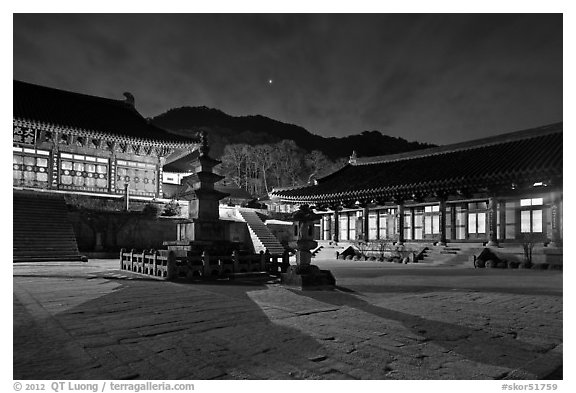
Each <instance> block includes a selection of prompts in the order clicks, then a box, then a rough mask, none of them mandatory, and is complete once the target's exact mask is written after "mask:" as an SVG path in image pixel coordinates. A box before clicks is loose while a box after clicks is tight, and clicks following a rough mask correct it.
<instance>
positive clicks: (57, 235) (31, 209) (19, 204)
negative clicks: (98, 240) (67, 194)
mask: <svg viewBox="0 0 576 393" xmlns="http://www.w3.org/2000/svg"><path fill="white" fill-rule="evenodd" d="M12 233H13V245H12V247H13V261H14V262H44V261H79V260H82V258H83V257H82V256H81V255H80V253H79V252H78V245H77V243H76V237H75V235H74V230H73V228H72V224H71V223H70V221H68V209H67V208H66V202H65V201H64V197H63V196H61V195H50V194H44V193H39V192H25V191H16V190H15V191H13V227H12Z"/></svg>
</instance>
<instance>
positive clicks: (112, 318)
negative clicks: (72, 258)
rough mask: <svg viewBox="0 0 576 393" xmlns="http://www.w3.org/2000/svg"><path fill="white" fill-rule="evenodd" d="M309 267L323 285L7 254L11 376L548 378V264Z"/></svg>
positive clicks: (554, 291) (555, 313) (554, 293)
mask: <svg viewBox="0 0 576 393" xmlns="http://www.w3.org/2000/svg"><path fill="white" fill-rule="evenodd" d="M314 263H315V264H317V265H319V266H320V267H321V268H328V269H330V270H331V271H332V273H333V274H334V276H335V277H336V280H337V285H338V286H337V289H336V290H335V291H301V290H296V289H289V288H286V287H283V286H281V285H279V284H278V283H275V282H268V283H263V282H248V281H246V282H241V281H235V282H230V281H214V282H204V283H185V282H165V281H161V280H157V279H152V278H148V277H143V276H140V275H137V274H134V273H130V272H126V271H121V270H119V269H118V261H116V260H90V261H89V262H88V263H81V262H66V263H58V262H54V263H29V264H14V265H13V276H14V278H13V282H14V297H13V302H14V316H13V324H14V360H13V362H14V379H164V380H168V379H191V380H194V379H542V378H562V321H563V310H562V304H563V297H562V272H561V271H534V270H518V269H515V270H502V269H470V268H459V269H457V268H443V267H419V266H417V265H410V266H408V265H394V264H389V263H378V262H357V261H328V260H326V261H314Z"/></svg>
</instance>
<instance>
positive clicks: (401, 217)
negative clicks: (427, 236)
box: [398, 201, 405, 246]
mask: <svg viewBox="0 0 576 393" xmlns="http://www.w3.org/2000/svg"><path fill="white" fill-rule="evenodd" d="M404 241H405V239H404V201H398V245H399V246H401V245H403V244H404Z"/></svg>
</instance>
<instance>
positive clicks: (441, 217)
mask: <svg viewBox="0 0 576 393" xmlns="http://www.w3.org/2000/svg"><path fill="white" fill-rule="evenodd" d="M439 204H440V206H439V208H438V210H439V221H440V243H439V245H441V246H445V245H446V199H445V198H441V199H440V201H439Z"/></svg>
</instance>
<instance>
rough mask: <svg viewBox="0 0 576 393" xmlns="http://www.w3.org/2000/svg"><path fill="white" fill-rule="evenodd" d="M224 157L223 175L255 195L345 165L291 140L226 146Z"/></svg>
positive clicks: (308, 180) (303, 182) (304, 182)
mask: <svg viewBox="0 0 576 393" xmlns="http://www.w3.org/2000/svg"><path fill="white" fill-rule="evenodd" d="M221 160H222V175H224V176H226V177H227V178H228V179H229V180H231V181H233V182H234V184H236V185H237V186H238V187H240V188H243V189H245V190H246V191H248V192H249V193H250V194H252V195H254V196H260V195H263V194H266V193H268V192H269V191H270V190H271V189H272V188H274V187H286V186H296V185H300V184H306V183H309V182H310V180H311V179H312V178H318V177H323V176H326V175H327V174H329V173H331V172H333V171H335V170H337V169H339V168H340V167H341V166H342V163H341V162H340V160H339V161H337V162H333V161H331V160H329V159H328V158H327V157H326V156H325V155H324V154H323V153H322V152H320V151H317V150H316V151H313V152H312V153H307V152H306V151H305V150H303V149H301V148H299V147H298V146H297V145H296V144H295V143H294V141H291V140H284V141H282V142H279V143H276V144H272V145H270V144H268V145H256V146H250V145H246V144H232V145H227V146H226V148H225V149H224V154H223V156H222V158H221ZM344 161H345V160H344Z"/></svg>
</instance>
